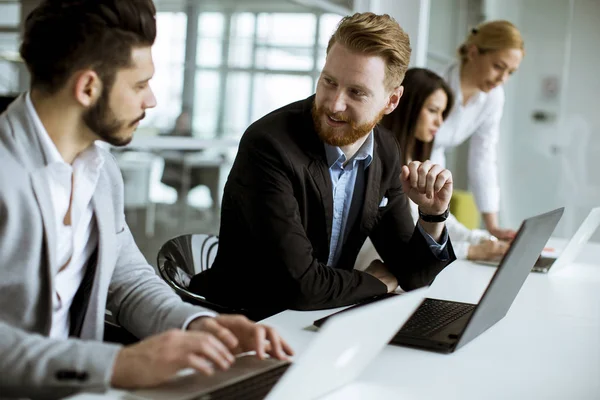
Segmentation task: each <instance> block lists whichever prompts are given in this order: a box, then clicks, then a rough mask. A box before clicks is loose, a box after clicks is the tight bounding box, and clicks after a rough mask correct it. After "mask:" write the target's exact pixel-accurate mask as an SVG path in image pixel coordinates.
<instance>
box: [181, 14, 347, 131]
mask: <svg viewBox="0 0 600 400" xmlns="http://www.w3.org/2000/svg"><path fill="white" fill-rule="evenodd" d="M340 19H341V17H340V16H339V15H334V14H317V13H310V12H287V13H285V12H233V13H228V12H215V11H206V12H205V11H202V12H200V14H199V18H198V46H197V52H196V70H197V74H196V82H195V94H194V96H195V97H194V118H193V130H194V134H195V135H197V136H201V137H206V138H212V137H224V136H227V137H240V136H241V135H242V134H243V132H244V130H245V129H246V128H247V127H248V126H249V125H250V124H251V123H252V122H254V121H256V120H257V119H259V118H260V117H262V116H263V115H265V114H267V113H269V112H270V111H273V110H275V109H277V108H279V107H281V106H284V105H286V104H288V103H291V102H293V101H296V100H300V99H303V98H306V97H308V96H310V95H311V94H312V93H314V88H315V83H316V79H317V77H318V74H319V72H320V70H321V68H322V66H323V64H324V55H325V48H326V46H327V41H328V40H329V37H330V36H331V34H332V33H333V31H334V29H335V26H336V24H337V23H338V22H339V20H340ZM315 56H316V57H315ZM315 58H316V59H315Z"/></svg>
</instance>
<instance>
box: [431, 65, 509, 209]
mask: <svg viewBox="0 0 600 400" xmlns="http://www.w3.org/2000/svg"><path fill="white" fill-rule="evenodd" d="M440 75H441V76H442V77H443V78H444V79H445V80H446V82H447V83H448V84H449V86H450V87H451V88H452V90H453V91H454V97H455V100H454V107H453V108H452V111H451V112H450V115H448V118H446V120H445V121H444V123H443V124H442V126H441V127H440V130H439V131H438V132H437V134H436V136H435V142H434V145H433V151H432V154H431V161H433V162H435V163H437V164H440V165H442V166H444V167H445V166H446V157H445V154H444V151H445V150H446V149H447V148H452V147H455V146H458V145H460V144H461V143H463V142H464V141H465V140H467V139H468V138H469V137H471V143H470V145H469V159H468V174H469V187H470V189H471V191H472V192H473V195H474V197H475V202H476V203H477V206H478V207H479V210H480V211H481V212H485V213H496V212H498V209H499V203H500V189H499V185H498V168H497V144H498V136H499V133H500V130H499V128H500V120H501V119H502V111H503V108H504V89H503V88H502V86H498V87H496V88H494V89H492V90H491V91H490V92H489V93H484V92H478V93H477V94H476V95H474V96H473V97H472V98H470V99H469V101H468V102H467V104H465V105H463V104H462V103H463V96H462V92H461V88H460V64H458V63H456V64H452V65H450V66H449V67H448V68H447V69H446V70H445V71H444V72H442V73H441V74H440Z"/></svg>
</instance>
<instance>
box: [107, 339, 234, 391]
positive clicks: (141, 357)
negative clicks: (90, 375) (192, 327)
mask: <svg viewBox="0 0 600 400" xmlns="http://www.w3.org/2000/svg"><path fill="white" fill-rule="evenodd" d="M234 361H235V358H234V356H233V354H231V351H229V349H228V348H227V346H225V345H224V344H223V343H222V342H221V341H220V340H219V339H217V338H216V337H215V336H213V335H212V334H210V333H208V332H198V331H182V330H179V329H173V330H170V331H168V332H165V333H162V334H160V335H156V336H152V337H150V338H148V339H145V340H142V341H141V342H138V343H136V344H133V345H131V346H127V347H124V348H122V349H121V350H120V351H119V353H118V354H117V358H116V360H115V364H114V367H113V374H112V377H111V386H113V387H115V388H122V389H136V388H146V387H151V386H156V385H159V384H161V383H163V382H166V381H167V380H169V379H170V378H171V377H173V375H175V374H176V373H177V372H178V371H180V370H182V369H185V368H193V369H195V370H197V371H199V372H202V373H204V374H206V375H212V374H213V372H214V370H213V365H216V366H218V367H219V368H221V369H224V370H225V369H228V368H229V367H230V366H231V364H232V363H233V362H234Z"/></svg>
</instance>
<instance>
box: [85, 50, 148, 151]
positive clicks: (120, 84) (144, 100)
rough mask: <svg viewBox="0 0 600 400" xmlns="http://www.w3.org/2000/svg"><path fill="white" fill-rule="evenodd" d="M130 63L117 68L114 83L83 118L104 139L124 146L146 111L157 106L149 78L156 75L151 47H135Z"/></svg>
mask: <svg viewBox="0 0 600 400" xmlns="http://www.w3.org/2000/svg"><path fill="white" fill-rule="evenodd" d="M131 60H132V63H131V66H130V67H127V68H123V69H120V70H118V71H117V73H116V76H115V80H114V83H113V85H112V87H110V88H109V90H104V91H103V92H102V95H101V96H100V98H99V99H98V101H97V102H96V104H94V106H93V107H92V108H90V109H89V110H87V111H86V112H85V114H84V115H83V119H84V121H85V123H86V124H87V126H88V127H89V128H90V129H91V130H92V131H93V132H94V133H95V134H96V135H98V136H99V137H100V139H101V140H103V141H105V142H108V143H110V144H112V145H113V146H125V145H127V144H128V143H129V142H131V139H132V138H133V132H134V131H135V129H136V128H137V126H138V125H139V122H140V121H141V120H142V119H143V118H144V117H145V115H146V113H145V110H146V109H147V108H152V107H155V106H156V99H155V98H154V93H152V89H150V85H149V81H150V78H152V76H153V75H154V63H153V62H152V53H151V51H150V47H138V48H134V49H133V50H132V52H131Z"/></svg>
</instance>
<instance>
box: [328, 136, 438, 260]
mask: <svg viewBox="0 0 600 400" xmlns="http://www.w3.org/2000/svg"><path fill="white" fill-rule="evenodd" d="M373 144H374V139H373V131H371V133H369V136H368V137H367V140H365V142H364V143H363V145H362V146H361V147H360V148H359V149H358V151H357V152H356V154H354V156H353V157H352V158H351V159H350V160H347V159H346V155H345V154H344V152H343V151H342V149H340V148H339V147H337V146H331V145H329V144H327V143H325V144H324V145H325V155H326V157H327V165H328V166H329V176H330V177H331V186H332V188H333V223H332V224H331V242H330V244H329V258H328V259H327V265H328V266H330V267H335V266H337V263H338V261H339V259H340V255H341V254H342V247H343V245H344V242H345V240H346V237H347V235H348V232H349V231H350V229H352V226H354V223H355V222H356V219H357V218H358V215H359V213H360V211H361V210H362V206H363V202H364V188H365V182H366V175H367V174H366V170H367V168H368V167H369V165H371V162H372V161H373ZM417 226H418V229H419V230H420V231H421V233H422V234H423V236H424V237H425V239H426V240H427V243H428V244H429V247H430V248H431V250H432V251H433V252H434V254H435V255H437V256H438V257H440V258H444V254H443V252H444V251H445V249H446V243H447V242H448V233H447V231H446V229H445V228H444V233H443V235H442V238H441V242H442V244H439V243H437V242H436V241H435V240H433V238H432V237H431V236H430V235H429V234H428V233H427V232H425V231H424V230H423V228H422V227H421V225H420V224H417ZM446 253H447V251H446ZM445 257H446V258H447V257H449V255H447V254H446V256H445Z"/></svg>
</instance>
